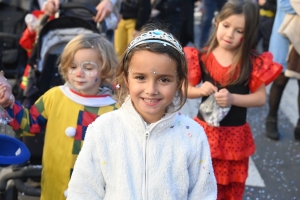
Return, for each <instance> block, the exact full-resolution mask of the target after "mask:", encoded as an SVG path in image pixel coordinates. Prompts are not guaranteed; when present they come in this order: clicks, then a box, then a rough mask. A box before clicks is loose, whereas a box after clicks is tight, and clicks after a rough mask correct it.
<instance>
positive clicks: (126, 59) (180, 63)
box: [116, 24, 188, 111]
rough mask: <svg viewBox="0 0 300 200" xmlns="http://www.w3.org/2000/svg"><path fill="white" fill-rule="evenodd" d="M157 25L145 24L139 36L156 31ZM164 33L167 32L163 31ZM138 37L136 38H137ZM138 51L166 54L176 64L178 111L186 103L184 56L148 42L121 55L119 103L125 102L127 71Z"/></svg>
mask: <svg viewBox="0 0 300 200" xmlns="http://www.w3.org/2000/svg"><path fill="white" fill-rule="evenodd" d="M157 28H158V27H157V25H153V24H147V25H145V26H144V27H143V28H142V30H141V31H140V33H139V35H142V34H143V33H146V32H148V31H151V30H155V29H157ZM163 31H164V32H167V31H165V30H163ZM139 35H138V36H139ZM138 51H150V52H153V53H159V54H166V55H168V56H169V57H170V58H171V59H173V60H174V61H175V62H176V65H177V66H176V72H177V78H178V88H179V89H178V91H177V95H176V96H177V98H179V101H178V102H179V105H178V106H179V108H178V109H176V111H178V110H179V109H180V108H181V107H182V106H183V105H184V103H185V102H186V98H187V84H188V81H187V63H186V59H185V57H184V55H182V54H180V52H179V51H178V50H176V49H175V48H174V47H171V46H169V45H166V46H164V45H163V44H161V43H156V42H149V43H144V44H141V45H138V46H136V47H135V48H133V49H131V50H130V52H129V53H128V54H126V53H127V50H126V51H125V52H124V54H123V55H122V59H121V62H120V63H119V65H118V68H117V74H116V76H117V81H116V82H117V84H118V87H119V89H117V90H116V92H117V95H118V100H119V103H120V104H122V103H123V102H124V100H125V98H126V97H127V96H128V94H129V90H128V86H127V84H126V83H128V69H129V64H130V61H131V59H132V56H133V55H134V54H135V53H136V52H138Z"/></svg>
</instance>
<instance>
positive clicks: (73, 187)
mask: <svg viewBox="0 0 300 200" xmlns="http://www.w3.org/2000/svg"><path fill="white" fill-rule="evenodd" d="M94 123H95V122H94ZM94 123H92V124H90V125H89V127H88V129H87V131H86V135H85V140H84V144H83V147H82V149H81V151H80V153H79V155H78V157H77V160H76V162H75V166H74V170H73V173H72V176H71V180H70V182H69V187H68V197H67V200H77V199H78V200H82V199H99V200H101V199H103V198H104V196H105V181H104V178H103V175H102V172H101V166H99V163H100V159H99V156H97V153H96V147H97V144H96V142H95V141H97V140H96V139H95V138H94V137H93V134H94V133H96V132H97V131H96V128H95V127H94Z"/></svg>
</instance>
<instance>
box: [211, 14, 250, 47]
mask: <svg viewBox="0 0 300 200" xmlns="http://www.w3.org/2000/svg"><path fill="white" fill-rule="evenodd" d="M217 28H218V29H217V40H218V43H219V47H221V48H223V49H225V50H228V51H235V50H236V49H237V48H238V47H239V45H240V44H241V42H242V41H243V36H244V29H245V16H244V15H243V14H240V15H231V16H230V17H228V18H226V19H225V20H223V21H221V22H219V23H218V24H217Z"/></svg>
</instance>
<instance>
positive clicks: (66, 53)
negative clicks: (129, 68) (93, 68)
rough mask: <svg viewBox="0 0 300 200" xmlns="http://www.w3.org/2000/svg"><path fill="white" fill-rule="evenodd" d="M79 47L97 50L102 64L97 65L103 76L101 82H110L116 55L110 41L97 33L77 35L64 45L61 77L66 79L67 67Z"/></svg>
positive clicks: (113, 74)
mask: <svg viewBox="0 0 300 200" xmlns="http://www.w3.org/2000/svg"><path fill="white" fill-rule="evenodd" d="M80 49H94V50H95V51H97V52H98V56H99V59H100V61H101V62H102V66H99V67H100V69H101V75H102V76H103V78H102V83H104V84H111V83H112V81H113V80H114V78H115V72H116V68H117V65H118V60H117V56H116V53H115V50H114V47H113V45H112V43H111V42H109V41H108V40H107V39H106V38H105V37H104V36H101V35H99V34H97V33H87V34H81V35H78V36H76V37H75V38H73V39H72V40H71V41H70V42H69V43H68V44H67V45H66V47H65V48H64V50H63V52H62V54H61V57H60V65H59V71H60V74H61V75H62V77H63V78H64V79H65V80H66V81H68V68H69V67H70V66H71V63H72V62H73V59H74V55H75V53H76V52H77V51H78V50H80Z"/></svg>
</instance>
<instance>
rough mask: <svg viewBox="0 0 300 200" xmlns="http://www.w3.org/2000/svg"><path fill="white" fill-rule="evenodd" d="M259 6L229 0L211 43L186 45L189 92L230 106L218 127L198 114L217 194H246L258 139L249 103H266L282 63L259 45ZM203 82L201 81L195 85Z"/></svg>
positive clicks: (228, 198) (232, 199)
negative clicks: (202, 46)
mask: <svg viewBox="0 0 300 200" xmlns="http://www.w3.org/2000/svg"><path fill="white" fill-rule="evenodd" d="M258 24H259V9H258V6H257V4H256V3H255V2H254V1H252V0H244V1H241V0H229V1H228V2H227V3H226V4H225V5H224V7H223V8H222V10H221V11H220V13H219V15H218V16H217V18H216V23H215V25H216V28H215V30H214V33H213V34H212V36H211V38H210V40H209V42H208V46H207V47H206V48H205V49H203V50H201V51H200V52H199V51H198V50H197V49H194V48H185V53H186V56H187V60H188V63H189V75H188V78H189V84H190V85H189V88H188V98H198V97H202V102H204V101H205V100H206V99H207V98H208V96H210V95H215V99H216V102H217V104H218V105H219V106H221V107H229V106H230V107H231V108H230V111H229V112H228V114H227V115H226V116H225V118H224V119H223V120H221V121H220V126H219V127H213V126H210V125H208V123H206V122H205V120H204V119H203V116H202V115H201V113H199V114H198V115H197V117H195V120H196V121H197V122H198V123H199V124H200V125H201V126H202V127H203V128H204V129H205V132H206V134H207V137H208V140H209V144H210V150H211V155H212V158H213V159H212V160H213V167H214V173H215V176H216V179H217V183H218V200H221V199H224V200H236V199H240V200H241V199H242V197H243V193H244V188H245V181H246V178H247V176H248V162H249V157H250V155H252V154H253V153H254V152H255V144H254V140H253V137H252V133H251V130H250V126H249V124H248V123H247V122H246V115H247V108H248V107H258V106H263V105H264V104H265V102H266V90H265V86H266V85H267V84H269V83H270V82H272V81H273V80H274V79H275V78H276V77H277V76H278V75H279V74H280V73H281V70H282V67H281V66H280V65H279V64H277V63H274V62H273V61H272V54H270V53H268V52H265V53H262V54H260V55H258V54H257V53H256V52H255V51H254V50H253V48H252V47H253V46H254V42H255V38H256V33H257V28H258ZM200 82H202V85H201V86H200V87H195V86H196V85H198V84H199V83H200Z"/></svg>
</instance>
